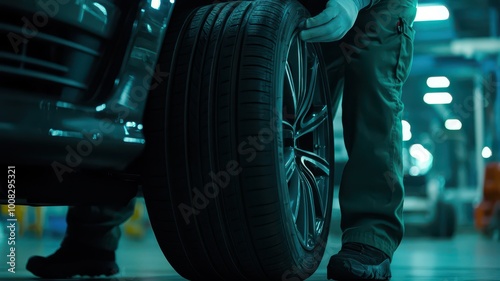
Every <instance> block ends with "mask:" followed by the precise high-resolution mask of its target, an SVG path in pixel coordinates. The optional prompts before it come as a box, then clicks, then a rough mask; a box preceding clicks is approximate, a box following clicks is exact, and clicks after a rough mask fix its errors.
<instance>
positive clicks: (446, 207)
mask: <svg viewBox="0 0 500 281" xmlns="http://www.w3.org/2000/svg"><path fill="white" fill-rule="evenodd" d="M456 227H457V214H456V211H455V208H454V207H453V205H452V204H451V203H449V202H444V201H439V202H438V203H437V206H436V218H435V220H434V222H433V223H432V224H431V227H430V231H431V235H432V236H433V237H437V238H447V239H449V238H452V237H453V236H454V235H455V230H456Z"/></svg>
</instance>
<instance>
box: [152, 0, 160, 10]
mask: <svg viewBox="0 0 500 281" xmlns="http://www.w3.org/2000/svg"><path fill="white" fill-rule="evenodd" d="M160 6H161V0H151V8H153V9H156V10H159V9H160Z"/></svg>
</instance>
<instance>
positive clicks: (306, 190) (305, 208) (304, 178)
mask: <svg viewBox="0 0 500 281" xmlns="http://www.w3.org/2000/svg"><path fill="white" fill-rule="evenodd" d="M299 175H300V178H301V183H302V188H301V190H302V193H303V195H302V200H301V203H302V212H303V217H302V219H303V225H302V228H303V232H302V234H303V239H304V242H305V244H306V245H308V244H309V240H310V239H311V238H312V237H311V236H314V235H315V226H316V211H317V210H318V207H319V209H321V207H320V206H317V204H318V203H319V202H318V201H317V199H316V198H315V197H316V195H315V194H314V193H315V192H314V190H317V184H316V180H315V179H314V176H313V175H312V173H310V172H309V171H307V167H305V166H303V165H301V166H300V171H299ZM315 186H316V187H315Z"/></svg>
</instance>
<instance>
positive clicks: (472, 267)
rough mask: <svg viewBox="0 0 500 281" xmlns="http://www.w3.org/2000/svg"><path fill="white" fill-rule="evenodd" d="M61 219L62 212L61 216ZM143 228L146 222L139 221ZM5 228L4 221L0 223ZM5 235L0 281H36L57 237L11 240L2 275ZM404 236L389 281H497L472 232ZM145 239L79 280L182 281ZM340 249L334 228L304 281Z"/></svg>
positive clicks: (491, 254)
mask: <svg viewBox="0 0 500 281" xmlns="http://www.w3.org/2000/svg"><path fill="white" fill-rule="evenodd" d="M62 214H64V212H62ZM145 220H146V224H147V222H148V221H147V217H146V218H145ZM0 225H1V227H2V229H4V228H6V226H5V220H3V221H2V222H1V223H0ZM5 233H6V232H5V231H4V232H3V233H2V232H1V231H0V234H2V235H0V238H1V241H0V279H2V280H41V279H38V278H35V277H34V276H33V275H31V274H30V273H29V272H28V271H26V270H25V264H26V261H27V259H28V258H29V257H30V256H32V255H42V256H44V255H48V254H51V253H52V252H54V251H55V250H56V249H57V248H58V246H59V243H60V241H61V238H62V237H61V235H62V233H63V230H62V231H59V233H58V234H50V233H44V234H43V237H42V238H38V237H37V236H36V235H35V234H33V233H26V234H24V235H18V236H17V237H16V272H15V273H14V274H13V273H10V272H8V271H7V269H8V265H7V257H6V256H7V255H8V247H9V246H8V245H7V237H6V236H5ZM408 233H409V235H408V236H407V237H405V239H404V240H403V242H402V244H401V246H400V247H399V249H398V251H397V252H396V253H395V255H394V260H393V263H392V273H393V278H392V280H398V281H399V280H403V281H412V280H419V281H420V280H421V281H462V280H463V281H465V280H470V281H473V280H474V281H479V280H481V281H486V280H500V241H494V240H492V239H488V238H486V237H484V236H482V235H480V234H478V233H477V232H476V231H475V230H473V229H471V228H468V229H461V230H459V231H458V233H457V235H456V236H455V237H454V238H453V239H448V240H447V239H443V240H436V239H432V238H428V237H423V236H417V235H415V234H414V233H413V234H412V233H411V231H409V232H408ZM144 235H145V236H143V238H141V239H138V238H134V237H137V236H134V235H130V233H129V234H127V232H126V231H125V232H124V236H123V238H122V239H121V241H120V247H119V250H118V251H117V261H118V264H119V265H120V270H121V271H120V273H119V274H118V275H116V276H114V277H112V278H99V279H85V280H101V281H163V280H172V281H176V280H184V279H183V278H182V277H180V276H179V275H178V274H177V273H176V272H175V271H174V270H173V269H172V267H170V265H169V263H168V262H167V261H166V260H165V258H164V257H163V254H162V253H161V251H160V249H159V247H158V244H157V243H156V240H155V238H154V235H153V233H152V231H151V229H150V228H148V227H147V226H146V227H145V234H144ZM339 247H340V234H339V230H338V227H337V226H334V227H333V228H332V231H331V235H330V238H329V240H328V248H327V252H326V253H325V256H324V258H323V260H322V263H321V265H320V267H319V269H318V270H317V271H316V272H315V273H314V275H313V276H312V277H311V278H310V279H308V280H326V264H327V262H328V258H329V257H330V255H332V254H334V253H336V252H337V251H338V250H339Z"/></svg>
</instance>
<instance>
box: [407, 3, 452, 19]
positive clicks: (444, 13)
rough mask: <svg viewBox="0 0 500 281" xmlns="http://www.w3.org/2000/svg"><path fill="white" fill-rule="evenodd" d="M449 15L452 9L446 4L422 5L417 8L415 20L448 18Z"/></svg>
mask: <svg viewBox="0 0 500 281" xmlns="http://www.w3.org/2000/svg"><path fill="white" fill-rule="evenodd" d="M449 17H450V11H448V8H446V6H444V5H425V6H421V5H420V6H418V8H417V17H416V18H415V21H438V20H447V19H448V18H449Z"/></svg>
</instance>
